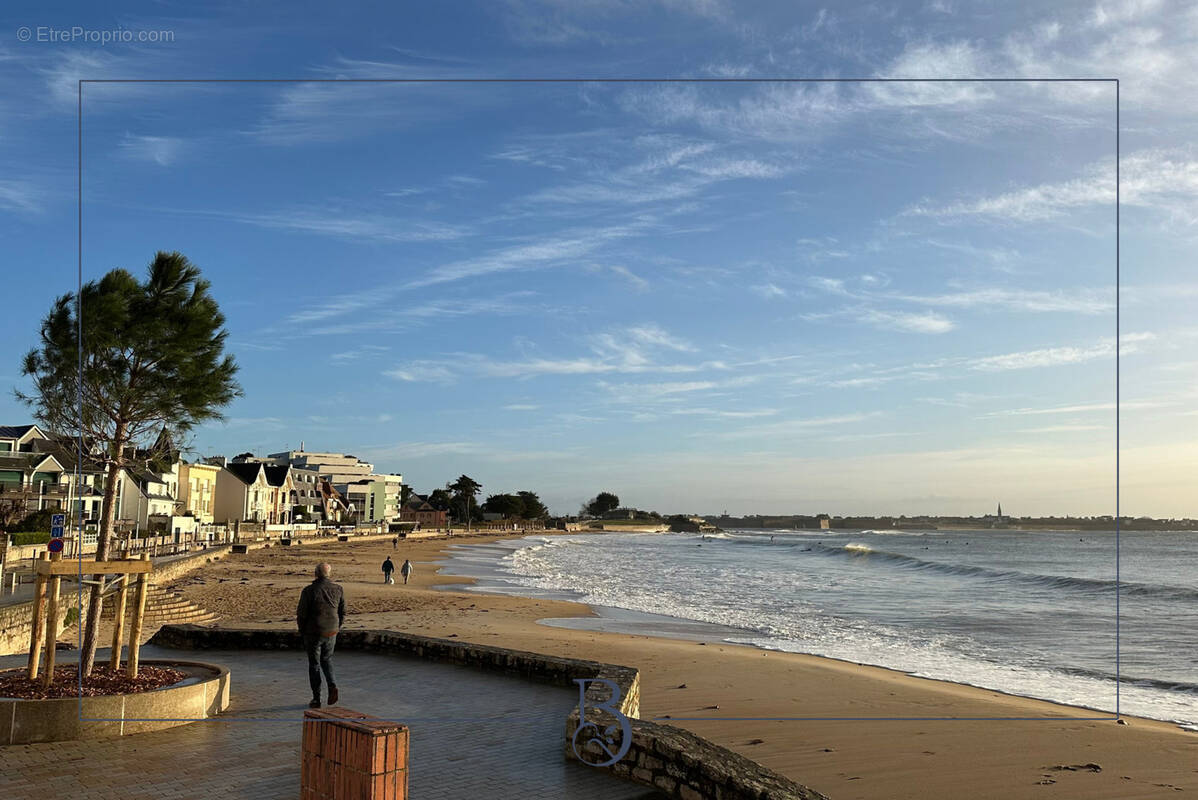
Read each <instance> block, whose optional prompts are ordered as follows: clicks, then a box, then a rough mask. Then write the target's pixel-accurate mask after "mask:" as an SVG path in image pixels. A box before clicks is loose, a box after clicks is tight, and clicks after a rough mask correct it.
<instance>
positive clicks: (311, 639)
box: [304, 634, 337, 699]
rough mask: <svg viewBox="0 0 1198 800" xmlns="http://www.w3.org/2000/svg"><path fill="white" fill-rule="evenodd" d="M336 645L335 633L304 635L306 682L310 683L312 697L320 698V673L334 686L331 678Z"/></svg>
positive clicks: (334, 682)
mask: <svg viewBox="0 0 1198 800" xmlns="http://www.w3.org/2000/svg"><path fill="white" fill-rule="evenodd" d="M336 646H337V635H336V634H334V635H332V636H311V635H305V636H304V649H305V650H307V651H308V683H310V684H312V697H313V698H316V699H319V698H320V673H321V671H322V670H323V671H324V679H325V680H326V681H328V683H329V686H330V687H332V686H336V685H337V681H336V680H335V679H334V678H333V648H334V647H336Z"/></svg>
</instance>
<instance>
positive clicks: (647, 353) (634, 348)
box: [384, 323, 727, 381]
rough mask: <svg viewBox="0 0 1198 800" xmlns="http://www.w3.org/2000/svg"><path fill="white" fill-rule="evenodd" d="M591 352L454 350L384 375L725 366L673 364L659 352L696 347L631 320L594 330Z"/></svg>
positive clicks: (435, 377) (431, 377) (412, 377)
mask: <svg viewBox="0 0 1198 800" xmlns="http://www.w3.org/2000/svg"><path fill="white" fill-rule="evenodd" d="M588 342H589V349H590V353H589V354H587V355H581V356H574V357H569V358H547V357H533V358H525V359H522V360H518V361H508V360H502V359H497V358H494V357H491V356H485V355H481V354H478V353H453V354H449V355H447V356H446V358H445V360H443V361H438V362H431V361H413V362H408V363H407V364H403V365H400V366H397V367H395V368H394V369H391V370H387V371H386V372H385V373H384V374H385V375H387V376H389V377H392V378H397V379H399V380H405V381H418V380H428V381H450V380H453V379H454V378H455V377H457V376H458V375H467V374H469V375H475V376H481V377H490V378H531V377H536V376H542V375H602V374H607V373H630V374H631V373H661V374H675V373H689V372H698V371H701V370H710V369H726V368H727V365H726V364H724V363H723V362H719V361H705V362H700V363H690V364H687V363H671V362H668V361H662V360H661V359H660V358H659V355H660V354H661V353H662V352H663V351H664V352H666V353H674V354H678V353H691V352H694V351H695V350H696V348H695V347H694V346H693V345H692V344H690V343H689V342H686V341H684V340H682V339H679V338H678V337H675V336H673V335H672V334H670V333H667V332H666V331H665V330H663V329H662V328H660V327H659V326H657V325H655V324H651V323H650V324H644V325H631V326H627V327H624V328H619V329H616V330H613V331H607V332H604V333H598V334H593V335H592V336H590V337H589V339H588Z"/></svg>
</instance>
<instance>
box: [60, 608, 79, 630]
mask: <svg viewBox="0 0 1198 800" xmlns="http://www.w3.org/2000/svg"><path fill="white" fill-rule="evenodd" d="M78 621H79V606H71V607H70V608H68V609H67V613H66V614H65V615H63V618H62V626H63V627H64V628H69V627H71V626H72V625H74V624H75V623H76V622H78Z"/></svg>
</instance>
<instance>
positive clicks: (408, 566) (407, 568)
mask: <svg viewBox="0 0 1198 800" xmlns="http://www.w3.org/2000/svg"><path fill="white" fill-rule="evenodd" d="M412 570H413V567H412V562H411V561H409V560H408V559H406V558H405V559H404V560H403V566H402V567H400V568H399V574H400V575H403V582H404V583H405V584H406V583H407V582H408V576H409V575H411V574H412Z"/></svg>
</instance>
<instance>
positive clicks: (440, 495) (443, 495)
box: [427, 489, 453, 511]
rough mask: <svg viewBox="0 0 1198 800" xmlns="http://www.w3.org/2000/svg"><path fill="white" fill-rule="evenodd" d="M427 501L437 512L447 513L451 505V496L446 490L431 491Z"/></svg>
mask: <svg viewBox="0 0 1198 800" xmlns="http://www.w3.org/2000/svg"><path fill="white" fill-rule="evenodd" d="M427 500H428V504H429V505H430V506H432V507H433V508H435V509H437V510H438V511H448V510H449V508H450V506H451V505H453V495H451V494H450V493H449V490H448V489H433V491H432V492H431V493H430V494H429V496H428V498H427Z"/></svg>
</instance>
